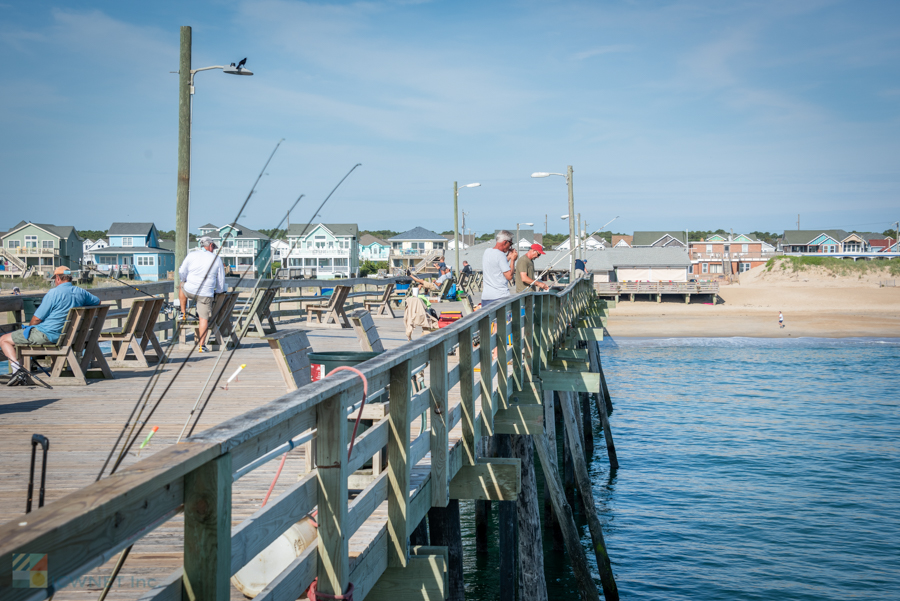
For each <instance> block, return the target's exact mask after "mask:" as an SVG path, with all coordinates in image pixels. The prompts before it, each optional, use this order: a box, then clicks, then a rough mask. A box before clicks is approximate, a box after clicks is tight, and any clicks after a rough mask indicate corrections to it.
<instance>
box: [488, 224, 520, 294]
mask: <svg viewBox="0 0 900 601" xmlns="http://www.w3.org/2000/svg"><path fill="white" fill-rule="evenodd" d="M512 238H513V236H512V234H511V233H509V232H508V231H507V230H500V231H499V232H497V236H496V238H495V241H496V244H495V245H494V246H493V247H492V248H489V249H487V250H486V251H484V256H482V258H481V272H482V274H483V276H484V279H483V280H482V283H483V284H484V289H483V290H482V291H481V306H482V307H485V306H487V305H488V304H489V303H492V302H494V301H498V300H502V299H504V298H506V297H507V296H509V282H512V281H514V280H515V275H514V273H513V272H514V271H515V265H516V259H518V258H519V253H518V252H516V249H514V248H513V247H512V245H513V243H512Z"/></svg>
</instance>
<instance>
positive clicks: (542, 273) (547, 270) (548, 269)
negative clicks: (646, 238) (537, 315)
mask: <svg viewBox="0 0 900 601" xmlns="http://www.w3.org/2000/svg"><path fill="white" fill-rule="evenodd" d="M618 218H619V216H618V215H616V216H615V217H613V218H612V219H610V220H609V221H607V222H606V223H604V224H603V225H601V226H600V228H599V229H598V230H596V231H595V232H594V233H593V234H591V235H590V236H587V238H591V237H593V236H594V234H597V233H600V232H601V231H603V229H604V228H606V226H607V225H609V224H610V223H612V222H613V221H615V220H616V219H618ZM572 242H574V240H572ZM571 246H572V248H571V249H569V252H567V253H566V254H564V255H563V256H561V257H559V258H558V259H557V260H556V261H554V262H553V263H552V264H551V265H550V267H548V268H547V269H545V270H544V271H543V272H541V274H540V275H539V276H538V277H536V278H535V279H534V280H532V281H531V283H530V284H528V286H527V287H526V288H525V289H526V290H527V289H528V288H531V287H532V286H534V283H535V282H537V281H538V280H540V279H541V278H542V277H544V276H545V275H547V274H548V273H550V270H551V269H553V268H554V267H555V266H556V265H557V264H558V263H559V262H560V261H562V260H563V259H565V258H566V257H568V256H569V255H570V254H572V253H573V252H575V251H576V250H577V249H578V246H575V245H574V244H572V245H571Z"/></svg>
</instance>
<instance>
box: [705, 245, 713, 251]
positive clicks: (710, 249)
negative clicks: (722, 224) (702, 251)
mask: <svg viewBox="0 0 900 601" xmlns="http://www.w3.org/2000/svg"><path fill="white" fill-rule="evenodd" d="M712 251H713V249H712V244H707V245H706V252H708V253H711V252H712Z"/></svg>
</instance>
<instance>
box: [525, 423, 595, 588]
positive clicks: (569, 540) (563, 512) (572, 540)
mask: <svg viewBox="0 0 900 601" xmlns="http://www.w3.org/2000/svg"><path fill="white" fill-rule="evenodd" d="M534 446H535V449H536V450H537V453H538V458H539V459H540V460H541V468H542V469H543V471H544V481H545V482H546V486H547V488H548V489H549V490H550V499H551V500H552V501H553V511H554V513H555V514H556V516H557V517H558V518H559V524H560V527H561V528H562V531H563V540H564V541H565V543H566V551H567V552H568V554H569V559H570V560H571V562H572V571H573V572H575V579H576V581H577V582H578V590H579V592H580V593H581V598H582V600H583V601H599V600H600V595H599V593H598V592H597V587H596V586H595V585H594V580H593V578H592V577H591V570H590V567H589V566H588V562H587V556H585V554H584V549H583V548H582V546H581V536H580V534H579V532H578V528H577V527H576V526H575V518H574V517H573V516H572V508H571V507H570V506H569V504H568V503H566V497H565V494H564V493H563V488H562V482H561V481H560V479H559V472H558V471H557V469H556V466H555V465H553V463H552V462H551V460H550V450H549V444H548V441H547V439H546V438H543V437H538V438H535V439H534Z"/></svg>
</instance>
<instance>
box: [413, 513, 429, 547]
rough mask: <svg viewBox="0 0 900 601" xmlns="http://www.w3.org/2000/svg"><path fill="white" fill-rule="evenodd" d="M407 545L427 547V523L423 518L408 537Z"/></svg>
mask: <svg viewBox="0 0 900 601" xmlns="http://www.w3.org/2000/svg"><path fill="white" fill-rule="evenodd" d="M409 544H410V546H413V547H425V546H427V545H428V522H426V520H425V518H422V521H421V522H419V525H418V526H416V529H415V530H413V531H412V534H410V535H409Z"/></svg>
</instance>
